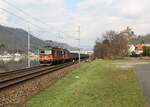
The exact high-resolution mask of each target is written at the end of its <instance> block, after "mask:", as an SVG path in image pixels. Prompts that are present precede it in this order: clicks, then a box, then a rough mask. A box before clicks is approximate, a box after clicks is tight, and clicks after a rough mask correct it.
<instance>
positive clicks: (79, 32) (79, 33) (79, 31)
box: [78, 26, 81, 65]
mask: <svg viewBox="0 0 150 107" xmlns="http://www.w3.org/2000/svg"><path fill="white" fill-rule="evenodd" d="M80 35H81V30H80V26H78V45H79V52H78V57H79V65H80Z"/></svg>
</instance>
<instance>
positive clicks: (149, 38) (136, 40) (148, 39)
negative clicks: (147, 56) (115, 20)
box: [130, 34, 150, 44]
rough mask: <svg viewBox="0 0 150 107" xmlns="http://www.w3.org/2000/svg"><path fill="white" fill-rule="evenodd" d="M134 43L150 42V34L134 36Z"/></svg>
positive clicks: (132, 41)
mask: <svg viewBox="0 0 150 107" xmlns="http://www.w3.org/2000/svg"><path fill="white" fill-rule="evenodd" d="M130 42H131V43H132V44H138V43H145V44H150V34H147V35H145V36H137V37H136V38H132V39H131V41H130Z"/></svg>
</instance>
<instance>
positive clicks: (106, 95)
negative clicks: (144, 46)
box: [26, 60, 148, 107]
mask: <svg viewBox="0 0 150 107" xmlns="http://www.w3.org/2000/svg"><path fill="white" fill-rule="evenodd" d="M121 62H123V63H124V61H106V60H96V61H93V62H90V63H86V64H83V65H81V67H80V69H77V70H74V71H73V72H72V73H70V74H69V75H67V76H66V77H64V78H63V79H62V80H60V81H58V82H57V83H56V84H55V85H53V86H52V87H49V88H48V89H46V90H45V91H43V92H41V93H39V94H38V95H36V96H35V97H33V98H32V99H31V100H30V101H29V102H28V103H27V104H26V107H148V104H147V102H146V100H145V98H144V96H143V94H142V92H141V88H140V86H139V82H138V81H137V79H136V75H135V71H134V69H133V68H132V67H129V66H126V67H125V68H124V66H123V67H122V66H121V65H118V64H116V63H121ZM125 62H126V61H125ZM114 63H115V64H114ZM126 63H127V64H128V63H129V62H128V61H127V62H126ZM119 66H120V67H119Z"/></svg>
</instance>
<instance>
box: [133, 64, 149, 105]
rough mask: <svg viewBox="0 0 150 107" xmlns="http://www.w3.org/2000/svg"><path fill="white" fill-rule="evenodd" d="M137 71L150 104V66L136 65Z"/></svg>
mask: <svg viewBox="0 0 150 107" xmlns="http://www.w3.org/2000/svg"><path fill="white" fill-rule="evenodd" d="M135 69H136V75H137V78H138V80H139V82H140V86H141V88H142V91H143V93H144V95H145V97H146V100H147V101H148V103H149V104H150V64H141V65H136V67H135Z"/></svg>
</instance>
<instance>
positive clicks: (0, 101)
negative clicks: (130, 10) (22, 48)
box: [0, 64, 78, 107]
mask: <svg viewBox="0 0 150 107" xmlns="http://www.w3.org/2000/svg"><path fill="white" fill-rule="evenodd" d="M77 67H78V64H74V65H71V66H68V67H65V68H62V69H59V70H57V71H54V72H50V73H46V74H45V75H42V76H38V77H36V78H32V79H29V80H26V81H23V82H20V83H17V84H14V85H12V86H8V87H5V88H2V89H0V107H22V106H24V104H25V102H26V101H28V100H29V99H30V98H31V97H33V96H34V95H36V94H37V93H39V92H40V91H41V90H44V89H46V88H47V87H49V86H51V85H53V84H54V83H55V82H56V81H58V80H60V79H61V78H63V77H64V76H65V75H66V74H68V73H69V72H71V71H73V70H74V69H76V68H77ZM42 69H43V68H42ZM36 71H37V70H36ZM27 72H28V71H27ZM27 72H26V73H24V74H20V75H25V76H26V75H29V74H28V73H27ZM18 74H19V73H18ZM17 76H18V75H17ZM17 76H16V75H15V73H14V74H12V76H10V75H9V76H8V77H11V78H12V80H13V78H18V77H17ZM1 78H2V79H1V80H0V82H3V81H4V80H7V79H8V78H4V77H1ZM14 81H15V80H14ZM16 81H17V80H16ZM6 84H10V82H9V81H8V83H7V81H6ZM1 86H5V84H4V85H1Z"/></svg>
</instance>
